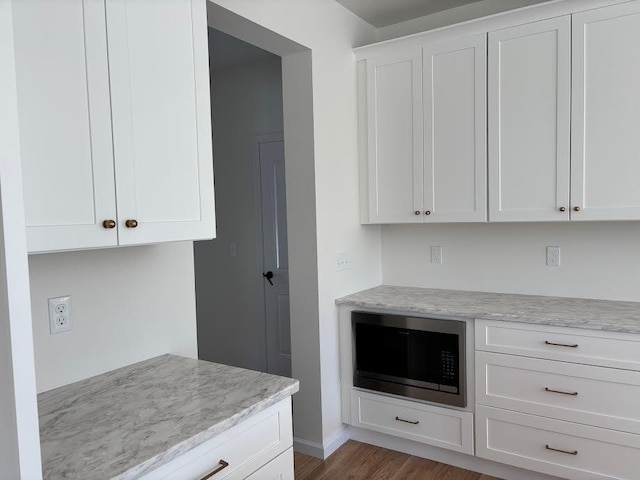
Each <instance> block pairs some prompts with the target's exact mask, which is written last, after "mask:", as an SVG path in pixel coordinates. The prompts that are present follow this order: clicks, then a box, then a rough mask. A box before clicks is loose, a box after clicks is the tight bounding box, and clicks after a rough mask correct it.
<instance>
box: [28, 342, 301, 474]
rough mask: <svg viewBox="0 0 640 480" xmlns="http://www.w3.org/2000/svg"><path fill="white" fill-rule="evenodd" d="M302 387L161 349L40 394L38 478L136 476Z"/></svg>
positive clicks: (177, 455)
mask: <svg viewBox="0 0 640 480" xmlns="http://www.w3.org/2000/svg"><path fill="white" fill-rule="evenodd" d="M299 388H300V383H299V381H298V380H295V379H292V378H287V377H281V376H275V375H271V374H267V373H262V372H257V371H253V370H247V369H243V368H238V367H231V366H228V365H222V364H217V363H211V362H206V361H202V360H197V359H193V358H186V357H181V356H176V355H171V354H165V355H161V356H158V357H154V358H150V359H148V360H143V361H141V362H137V363H134V364H131V365H127V366H125V367H121V368H118V369H115V370H111V371H108V372H105V373H103V374H99V375H96V376H94V377H90V378H87V379H84V380H80V381H78V382H75V383H73V384H69V385H65V386H62V387H58V388H56V389H53V390H49V391H46V392H43V393H41V394H39V395H38V409H39V418H40V437H41V450H42V461H43V474H44V476H43V477H44V478H45V479H52V480H53V479H54V478H86V479H87V480H102V479H105V478H111V479H117V480H134V479H138V478H140V477H142V476H144V475H146V474H148V473H151V472H153V471H154V470H155V469H157V468H159V467H162V466H163V465H165V464H167V463H169V462H171V461H172V460H174V459H176V458H178V457H180V456H181V455H183V454H185V453H187V452H188V451H190V450H192V449H193V448H196V447H198V446H199V445H202V444H203V443H206V442H207V441H209V440H211V439H213V438H215V437H216V436H218V435H220V434H222V433H224V432H226V431H228V430H230V429H231V428H233V427H235V426H236V425H238V424H240V423H241V422H242V421H244V420H246V419H248V418H250V417H252V416H254V415H256V414H258V413H260V412H262V411H264V410H266V409H268V408H269V407H271V406H273V405H275V404H277V403H278V402H280V401H282V400H285V399H287V398H288V397H291V396H292V395H293V394H295V393H296V392H298V391H299ZM114 438H119V439H122V443H119V442H116V443H114V442H113V439H114ZM125 443H126V444H127V445H128V447H130V448H127V449H124V450H122V445H125Z"/></svg>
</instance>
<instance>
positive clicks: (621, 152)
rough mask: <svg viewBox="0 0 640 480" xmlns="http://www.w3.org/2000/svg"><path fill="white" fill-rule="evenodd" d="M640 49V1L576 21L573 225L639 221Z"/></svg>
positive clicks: (581, 16)
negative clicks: (579, 222)
mask: <svg viewBox="0 0 640 480" xmlns="http://www.w3.org/2000/svg"><path fill="white" fill-rule="evenodd" d="M639 48H640V2H629V3H624V4H621V5H616V6H611V7H605V8H600V9H596V10H590V11H587V12H584V13H578V14H576V15H574V16H573V116H572V119H573V120H572V121H573V125H572V145H571V146H572V158H571V202H572V215H571V219H572V220H638V219H640V188H638V179H640V57H639V56H638V49H639ZM574 208H579V209H580V210H579V211H575V210H574Z"/></svg>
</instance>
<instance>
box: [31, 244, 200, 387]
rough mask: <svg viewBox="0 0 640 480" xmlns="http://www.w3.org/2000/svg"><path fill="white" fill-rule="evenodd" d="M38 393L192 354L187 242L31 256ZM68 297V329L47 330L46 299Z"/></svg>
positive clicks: (191, 293) (190, 267) (192, 315)
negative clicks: (70, 327)
mask: <svg viewBox="0 0 640 480" xmlns="http://www.w3.org/2000/svg"><path fill="white" fill-rule="evenodd" d="M29 271H30V275H31V309H32V312H33V341H34V347H35V364H36V380H37V385H38V391H39V392H42V391H45V390H49V389H51V388H55V387H58V386H61V385H65V384H68V383H71V382H75V381H78V380H81V379H84V378H87V377H90V376H93V375H97V374H99V373H103V372H106V371H109V370H113V369H115V368H119V367H122V366H124V365H128V364H131V363H134V362H138V361H141V360H145V359H147V358H151V357H154V356H157V355H162V354H164V353H175V354H178V355H184V356H188V357H193V358H195V357H196V354H197V350H196V322H195V293H194V274H193V248H192V244H191V242H183V243H174V244H163V245H153V246H140V247H127V248H114V249H105V250H94V251H84V252H70V253H55V254H44V255H31V256H30V257H29ZM62 295H71V302H72V322H73V330H72V331H70V332H65V333H60V334H56V335H50V334H49V320H48V306H47V299H48V298H50V297H58V296H62Z"/></svg>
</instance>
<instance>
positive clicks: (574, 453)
mask: <svg viewBox="0 0 640 480" xmlns="http://www.w3.org/2000/svg"><path fill="white" fill-rule="evenodd" d="M544 448H546V449H547V450H551V451H552V452H560V453H566V454H567V455H577V454H578V450H574V451H572V452H570V451H569V450H560V449H559V448H553V447H550V446H549V445H545V446H544Z"/></svg>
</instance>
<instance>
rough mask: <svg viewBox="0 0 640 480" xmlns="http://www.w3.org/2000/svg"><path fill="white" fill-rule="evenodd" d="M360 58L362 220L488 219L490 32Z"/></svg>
mask: <svg viewBox="0 0 640 480" xmlns="http://www.w3.org/2000/svg"><path fill="white" fill-rule="evenodd" d="M363 63H364V65H366V66H364V65H363V64H361V65H360V66H359V82H360V107H359V108H360V122H361V130H360V132H361V135H365V136H366V139H364V140H363V139H361V142H360V148H361V165H362V167H363V169H364V170H365V171H366V174H365V175H363V178H362V182H361V183H362V193H363V195H362V203H363V206H364V208H363V212H362V221H363V223H422V222H428V223H432V222H473V221H485V220H486V153H485V152H486V37H485V35H484V34H483V35H476V36H472V37H468V38H464V39H455V40H452V41H445V42H442V43H438V44H434V45H427V46H424V47H423V48H420V47H415V48H410V49H406V48H405V49H400V51H398V52H397V53H392V54H387V55H384V56H378V57H372V58H368V59H366V60H365V61H364V62H363ZM365 89H366V96H365V95H363V94H362V91H363V90H365ZM362 150H365V151H366V153H363V151H362Z"/></svg>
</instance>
